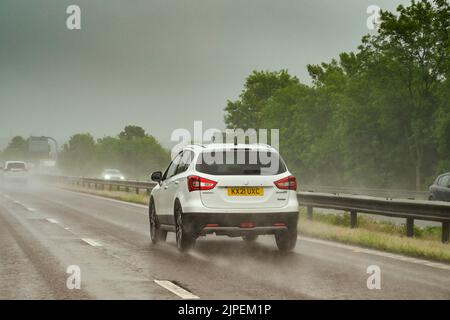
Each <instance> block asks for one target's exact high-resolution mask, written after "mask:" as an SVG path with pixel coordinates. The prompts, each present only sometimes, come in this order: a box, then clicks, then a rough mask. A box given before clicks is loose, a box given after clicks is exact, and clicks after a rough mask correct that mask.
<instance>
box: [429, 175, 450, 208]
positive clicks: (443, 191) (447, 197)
mask: <svg viewBox="0 0 450 320" xmlns="http://www.w3.org/2000/svg"><path fill="white" fill-rule="evenodd" d="M428 199H429V200H437V201H450V172H447V173H444V174H441V175H440V176H439V177H437V178H436V180H435V181H434V182H433V184H432V185H431V187H430V196H429V198H428Z"/></svg>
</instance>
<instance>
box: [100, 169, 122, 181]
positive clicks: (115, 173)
mask: <svg viewBox="0 0 450 320" xmlns="http://www.w3.org/2000/svg"><path fill="white" fill-rule="evenodd" d="M102 179H104V180H125V176H124V175H123V174H122V172H120V171H119V170H117V169H106V170H105V171H103V172H102Z"/></svg>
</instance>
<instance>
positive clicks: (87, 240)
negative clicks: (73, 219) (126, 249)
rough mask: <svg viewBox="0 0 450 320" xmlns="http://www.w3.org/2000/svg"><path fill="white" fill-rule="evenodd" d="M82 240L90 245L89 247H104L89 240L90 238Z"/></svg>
mask: <svg viewBox="0 0 450 320" xmlns="http://www.w3.org/2000/svg"><path fill="white" fill-rule="evenodd" d="M81 240H83V241H84V242H86V243H87V244H89V245H91V246H93V247H101V246H102V245H101V244H100V243H98V242H97V241H94V240H92V239H89V238H81Z"/></svg>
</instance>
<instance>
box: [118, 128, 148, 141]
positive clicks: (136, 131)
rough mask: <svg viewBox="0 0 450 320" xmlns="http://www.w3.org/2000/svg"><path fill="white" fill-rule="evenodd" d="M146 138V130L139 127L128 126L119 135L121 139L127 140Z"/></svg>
mask: <svg viewBox="0 0 450 320" xmlns="http://www.w3.org/2000/svg"><path fill="white" fill-rule="evenodd" d="M146 136H147V134H146V133H145V130H144V129H143V128H141V127H138V126H126V127H125V129H124V130H123V131H122V132H121V133H119V138H120V139H125V140H133V139H138V138H144V137H146Z"/></svg>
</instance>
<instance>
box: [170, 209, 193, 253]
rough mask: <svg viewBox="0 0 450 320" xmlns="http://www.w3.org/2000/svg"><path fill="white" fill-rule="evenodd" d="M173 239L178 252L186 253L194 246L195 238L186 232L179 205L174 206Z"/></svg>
mask: <svg viewBox="0 0 450 320" xmlns="http://www.w3.org/2000/svg"><path fill="white" fill-rule="evenodd" d="M175 237H176V241H177V248H178V250H179V251H180V252H186V251H188V250H189V249H191V248H192V247H194V245H195V238H194V237H193V236H192V235H190V234H189V233H188V232H187V231H186V226H185V225H184V223H183V209H182V208H181V205H180V204H179V203H177V204H176V205H175Z"/></svg>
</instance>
